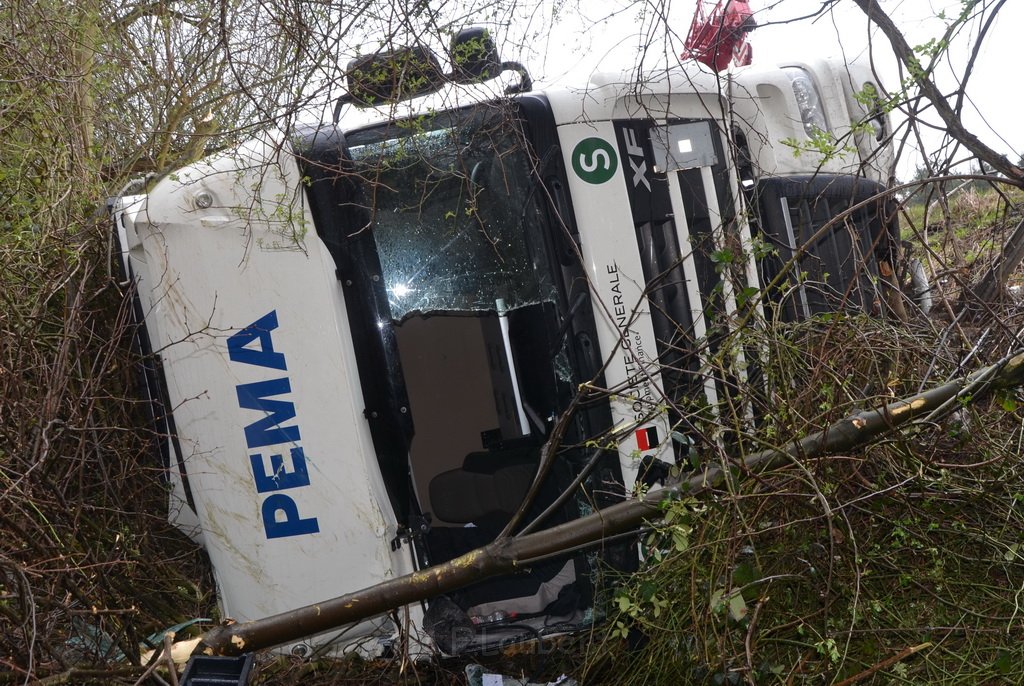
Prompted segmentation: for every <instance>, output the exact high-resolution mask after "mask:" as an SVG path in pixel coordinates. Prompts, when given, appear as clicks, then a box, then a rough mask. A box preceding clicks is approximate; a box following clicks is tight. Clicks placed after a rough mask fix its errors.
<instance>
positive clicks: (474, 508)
mask: <svg viewBox="0 0 1024 686" xmlns="http://www.w3.org/2000/svg"><path fill="white" fill-rule="evenodd" d="M539 460H540V450H539V449H538V448H535V447H532V446H531V447H524V448H511V449H506V450H498V451H485V452H475V453H470V454H469V455H467V456H466V459H465V460H464V461H463V463H462V469H452V470H449V471H447V472H442V473H440V474H438V475H437V476H435V477H434V478H433V479H431V480H430V487H429V489H430V509H431V512H433V514H434V516H435V517H437V518H439V519H442V520H444V521H446V522H452V523H455V524H476V525H478V526H479V525H480V524H481V523H482V522H485V521H486V522H489V523H492V524H493V523H498V522H500V523H501V525H502V526H504V525H505V523H507V522H508V520H509V519H511V518H512V515H513V514H514V513H515V511H516V510H517V509H519V505H520V503H522V501H523V498H524V497H525V496H526V492H527V491H528V490H529V489H530V485H531V484H532V483H533V478H534V475H535V474H536V472H537V466H538V463H539Z"/></svg>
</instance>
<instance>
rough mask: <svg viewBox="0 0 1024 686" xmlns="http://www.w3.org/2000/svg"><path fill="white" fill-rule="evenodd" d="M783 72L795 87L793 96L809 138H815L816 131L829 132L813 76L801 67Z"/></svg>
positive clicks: (785, 69) (786, 69)
mask: <svg viewBox="0 0 1024 686" xmlns="http://www.w3.org/2000/svg"><path fill="white" fill-rule="evenodd" d="M783 71H784V72H786V76H788V77H789V82H790V84H791V85H792V86H793V95H794V96H795V97H796V104H797V106H798V107H799V108H800V118H801V119H802V120H803V122H804V131H806V132H807V135H808V137H810V136H813V135H814V134H815V132H816V131H828V123H827V122H826V121H825V113H824V112H823V111H822V109H821V98H820V97H819V96H818V89H817V88H815V86H814V81H813V80H812V79H811V75H810V74H808V73H807V71H806V70H804V69H801V68H800V67H784V68H783Z"/></svg>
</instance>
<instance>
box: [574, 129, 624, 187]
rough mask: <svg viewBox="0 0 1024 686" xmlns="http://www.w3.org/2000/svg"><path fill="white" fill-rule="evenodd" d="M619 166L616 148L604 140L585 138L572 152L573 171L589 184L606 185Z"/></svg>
mask: <svg viewBox="0 0 1024 686" xmlns="http://www.w3.org/2000/svg"><path fill="white" fill-rule="evenodd" d="M618 166H619V161H618V158H617V157H616V156H615V148H613V147H612V146H611V143H609V142H608V141H606V140H604V139H603V138H593V137H591V138H584V139H583V140H581V141H580V142H579V143H577V144H576V147H575V148H573V151H572V170H573V171H574V172H576V176H578V177H580V178H581V179H583V180H584V181H586V182H587V183H593V184H599V183H604V182H605V181H607V180H608V179H610V178H612V176H614V175H615V170H616V169H617V168H618Z"/></svg>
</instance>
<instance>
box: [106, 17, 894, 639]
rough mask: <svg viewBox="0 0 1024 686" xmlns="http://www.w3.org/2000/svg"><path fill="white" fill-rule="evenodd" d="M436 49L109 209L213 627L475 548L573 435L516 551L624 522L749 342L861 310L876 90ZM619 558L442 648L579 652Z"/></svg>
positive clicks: (478, 37)
mask: <svg viewBox="0 0 1024 686" xmlns="http://www.w3.org/2000/svg"><path fill="white" fill-rule="evenodd" d="M466 46H470V47H471V49H469V50H467V49H466ZM452 54H453V55H456V56H457V58H456V59H455V60H454V63H455V66H453V67H452V70H451V72H452V73H449V74H442V73H441V68H440V66H439V64H438V62H437V60H436V58H434V57H433V56H432V55H430V54H429V53H428V51H426V50H423V49H419V48H418V49H415V50H408V51H399V52H396V53H390V54H389V55H378V56H371V57H369V58H363V59H361V60H358V61H357V62H356V63H355V64H353V65H351V68H350V71H349V75H348V76H349V95H348V96H347V97H346V98H345V100H346V101H347V102H346V103H343V104H342V105H341V106H340V107H339V110H340V112H341V114H342V115H343V116H341V118H340V121H338V122H336V123H334V124H325V125H322V126H319V127H315V128H310V129H308V130H303V131H291V132H288V133H284V134H278V135H267V136H266V137H264V138H261V139H258V140H253V141H251V142H248V143H245V144H243V145H240V146H239V147H237V148H234V149H231V150H225V151H222V152H220V153H217V154H215V155H213V156H211V157H209V158H207V159H205V160H203V161H201V162H199V163H196V164H193V165H191V166H188V167H186V168H184V169H180V170H178V171H176V172H175V173H173V174H169V175H167V176H165V177H163V178H161V179H159V180H158V181H157V182H156V183H154V184H152V185H151V187H150V188H148V190H146V191H145V192H144V193H142V194H139V195H126V196H122V197H119V198H117V199H116V201H115V203H114V206H113V216H114V219H115V222H116V229H117V234H118V236H119V238H120V244H121V250H122V257H123V262H124V267H125V270H126V274H127V278H128V279H129V281H130V283H131V284H132V286H133V290H132V293H133V297H134V299H135V300H134V305H135V312H136V316H137V319H138V322H139V324H140V327H139V343H140V346H141V350H142V352H143V353H144V359H145V361H146V365H145V366H146V387H147V389H148V392H149V394H150V397H151V400H152V406H153V418H154V422H155V426H156V430H157V435H158V436H159V439H160V440H159V443H160V448H161V451H162V456H163V459H164V463H165V465H166V468H167V476H168V479H169V483H170V484H171V486H172V488H171V497H170V512H171V518H172V521H173V522H174V523H175V524H176V525H177V526H178V527H180V528H181V529H182V530H183V531H185V532H186V533H187V534H188V535H190V536H191V537H192V538H193V539H194V540H196V541H197V542H199V543H200V544H202V545H203V546H204V547H205V549H206V551H207V552H208V553H209V556H210V560H211V562H212V565H213V570H214V573H215V577H216V581H217V585H218V591H219V599H220V603H221V606H222V610H223V614H224V615H225V616H230V617H232V618H234V619H236V620H239V621H244V620H251V619H257V618H261V617H264V616H268V615H273V614H276V613H280V612H283V611H286V610H289V609H291V608H295V607H299V606H303V605H307V604H310V603H313V602H315V601H318V600H321V599H324V598H328V597H332V596H336V595H340V594H342V593H345V592H349V591H353V590H356V589H359V588H363V587H366V586H370V585H372V584H374V583H376V582H378V581H381V580H384V579H388V578H392V577H395V576H399V575H403V574H407V573H409V572H411V571H414V570H415V569H417V568H423V567H425V566H429V565H431V564H434V563H438V562H442V561H445V560H449V559H452V558H454V557H455V556H456V555H458V554H460V553H462V552H465V551H467V550H469V549H472V548H474V547H477V546H478V545H481V544H483V543H486V542H487V541H489V540H491V539H493V537H494V536H495V535H496V534H497V533H498V532H500V531H501V530H502V528H503V527H504V526H505V525H506V524H507V523H508V521H509V519H510V517H511V516H512V513H513V512H514V511H515V510H516V509H517V508H518V507H519V504H520V502H521V500H522V498H523V495H524V494H525V493H526V491H527V489H528V488H529V487H530V485H531V483H532V482H533V480H534V475H535V472H536V469H537V464H538V460H539V459H540V449H541V446H542V445H543V444H544V443H545V441H547V440H548V438H549V437H550V435H551V433H552V431H553V430H554V428H555V426H556V424H557V423H558V422H559V421H560V418H561V417H564V419H563V420H562V421H563V425H562V427H560V429H559V431H563V430H564V434H563V435H562V436H561V438H560V440H559V446H560V447H559V452H558V456H557V460H556V463H555V467H554V468H553V469H552V470H551V472H550V473H549V474H548V476H547V478H546V479H545V482H544V483H543V484H542V485H541V487H540V489H539V495H538V497H537V499H536V500H535V502H533V503H531V504H530V505H529V507H528V511H527V512H526V516H525V517H524V518H523V522H524V524H526V523H531V522H532V526H533V527H537V526H540V527H543V526H546V525H549V524H552V523H556V522H564V521H568V520H571V519H573V518H575V517H578V516H580V515H581V513H588V512H590V511H592V510H593V509H597V508H600V507H602V506H604V505H606V504H609V503H611V502H615V501H616V500H619V499H622V498H625V497H629V494H630V493H631V491H632V490H633V488H634V484H635V483H636V482H637V481H638V479H645V478H646V479H648V480H650V479H656V478H659V477H658V472H659V469H658V465H659V464H662V465H664V464H668V465H677V464H685V462H686V460H687V451H689V450H692V449H693V448H694V444H695V443H697V444H699V442H700V440H701V436H700V434H699V432H697V431H695V430H694V424H695V420H694V419H693V418H694V417H696V416H705V417H706V416H708V413H712V414H713V413H714V411H715V408H716V407H717V406H718V403H719V401H720V399H721V398H722V397H723V395H724V394H728V393H729V392H730V390H729V386H730V384H734V383H742V382H744V381H745V375H746V374H747V373H748V372H747V370H749V369H754V368H756V364H755V363H754V362H755V361H751V360H747V361H746V362H744V360H742V359H739V358H742V356H743V355H744V351H743V350H742V349H739V350H736V351H734V355H733V357H734V358H736V359H737V361H736V365H735V370H736V371H735V375H736V376H735V378H725V377H724V376H723V375H721V374H713V373H711V372H710V370H709V367H708V359H709V357H710V356H711V355H712V354H713V353H714V352H715V350H716V346H717V345H718V343H717V342H716V341H719V340H721V336H722V335H723V332H727V331H728V330H729V329H730V327H731V326H733V325H734V324H735V322H736V321H738V320H739V318H740V316H741V315H743V314H745V313H747V312H748V311H749V310H750V309H751V308H755V309H757V308H762V309H763V310H765V311H767V312H768V314H769V315H770V316H771V317H775V318H780V319H785V320H792V319H796V318H803V317H808V316H813V315H814V314H815V313H818V312H822V311H826V310H834V309H836V308H838V307H853V308H869V307H872V305H873V303H875V302H876V300H877V293H876V290H875V289H876V287H877V284H878V279H877V272H878V267H879V265H880V264H881V263H884V262H887V261H891V260H892V254H893V251H894V250H895V235H894V233H893V223H892V220H891V218H890V217H889V216H887V214H886V212H885V203H884V202H867V203H864V202H863V201H865V200H867V199H869V198H871V197H872V196H874V195H875V194H876V193H878V192H880V191H883V190H884V189H885V187H886V180H887V172H888V169H889V167H890V165H891V163H892V153H891V150H890V147H889V146H888V143H887V134H888V121H887V117H886V115H885V114H884V113H883V112H881V111H880V110H878V109H876V108H873V105H872V100H871V98H870V97H866V96H870V94H871V93H877V92H878V88H877V87H876V85H875V84H874V83H873V78H872V76H871V73H870V71H868V70H867V69H866V68H864V67H861V66H858V65H848V64H842V63H839V62H834V61H824V60H823V61H817V62H814V63H809V64H805V63H792V64H788V65H783V66H775V67H772V68H760V67H748V68H743V69H739V70H736V71H735V72H734V73H729V74H715V73H713V72H710V71H708V70H707V69H706V68H704V67H703V66H701V65H699V64H697V63H696V62H693V63H686V64H683V65H680V66H678V67H676V68H673V69H670V70H667V71H663V72H659V73H654V74H647V75H645V76H644V78H643V79H642V80H635V79H630V78H626V77H621V76H607V75H603V76H596V77H594V79H593V81H592V82H591V83H590V84H589V85H587V86H586V87H583V88H578V89H574V88H548V89H543V90H530V86H529V83H528V77H526V76H525V74H524V73H523V70H522V69H521V67H519V66H518V65H514V64H510V63H502V62H500V61H499V60H498V59H497V55H496V52H495V50H494V48H493V45H492V44H491V43H490V41H489V39H487V36H486V34H485V33H483V32H481V31H479V30H469V31H466V32H464V33H463V34H460V36H458V37H456V39H455V41H454V43H453V49H452ZM509 68H512V70H513V71H519V72H520V74H519V76H517V77H516V79H515V80H514V82H513V83H512V85H511V87H509V88H508V90H507V92H505V93H501V92H500V88H503V87H504V85H503V84H507V83H508V81H507V77H508V72H509ZM502 73H504V74H505V76H501V74H502ZM502 79H506V80H505V81H503V80H502ZM496 84H497V87H498V88H499V91H498V95H495V94H494V92H495V87H496ZM351 120H358V121H359V122H360V123H359V124H358V125H355V124H350V123H348V122H350V121H351ZM822 140H829V141H832V142H837V143H836V144H835V145H832V146H830V147H829V149H828V150H825V149H824V148H825V147H828V146H822V145H815V143H820V142H821V141H822ZM795 150H797V151H801V152H799V154H794V151H795ZM851 208H853V211H852V212H849V213H847V210H850V209H851ZM844 213H846V214H844ZM837 217H838V218H840V219H839V220H837V221H834V220H836V218H837ZM801 248H803V252H800V249H801ZM794 257H795V258H796V260H795V264H796V266H795V269H794V270H793V272H792V274H793V276H791V277H788V278H787V277H783V278H781V279H776V277H777V276H778V275H779V274H780V273H781V269H782V266H783V265H784V264H785V263H787V262H789V261H790V259H791V258H794ZM796 274H799V275H800V276H799V278H798V277H797V276H796ZM773 280H774V281H775V285H774V286H773V287H771V288H766V286H767V285H768V284H769V283H771V282H773ZM747 354H749V351H748V353H747ZM581 389H582V390H581ZM697 449H698V450H699V445H697ZM662 469H663V468H662ZM568 486H574V487H573V490H572V492H571V497H568V498H559V494H561V493H562V491H563V490H564V489H565V488H566V487H568ZM542 516H543V521H533V520H536V519H538V518H539V517H542ZM630 550H633V551H635V548H630V547H629V546H628V545H627V544H624V545H622V546H620V548H619V549H618V552H617V553H616V549H615V548H614V546H612V547H609V549H608V550H606V551H604V552H603V554H602V555H596V556H595V555H588V554H584V553H576V554H573V555H567V556H566V557H565V558H564V559H560V560H556V561H554V562H545V563H542V564H536V565H531V566H529V568H528V569H524V570H523V571H522V572H521V573H519V574H516V575H511V576H508V577H502V578H498V579H495V580H490V581H487V582H484V583H481V584H478V585H477V586H473V587H470V588H467V589H464V590H463V591H461V592H459V593H456V594H453V595H452V596H451V597H449V598H447V599H446V600H445V601H444V602H443V605H445V606H448V607H451V606H454V607H456V608H458V611H459V612H462V613H465V615H466V616H467V617H469V618H471V622H472V625H473V626H474V627H475V630H474V635H473V636H472V637H470V638H469V639H467V640H466V641H463V642H462V643H461V644H460V645H458V646H454V647H453V646H452V645H451V642H450V641H447V640H445V639H443V638H439V639H438V642H439V644H440V645H441V646H442V647H443V648H444V649H445V650H447V651H450V652H451V651H454V650H457V649H464V648H465V649H472V648H473V647H480V646H486V645H489V644H492V643H494V642H496V641H505V640H509V639H513V638H515V637H517V636H519V637H522V636H533V635H536V634H537V633H538V632H540V633H546V632H554V631H565V630H571V629H573V628H577V627H580V626H583V625H585V624H587V623H588V622H590V621H591V620H592V608H593V604H594V597H595V592H594V585H595V584H594V579H595V570H596V567H597V566H600V565H603V564H611V565H613V566H616V565H617V566H618V567H620V568H627V569H628V567H629V565H630V564H631V562H630V559H631V558H633V559H634V560H635V552H632V553H631V552H629V551H630ZM449 601H450V602H449ZM441 606H442V602H441V601H431V600H428V601H427V602H426V603H425V605H424V606H423V607H414V608H409V613H410V615H409V616H410V617H411V621H412V624H413V625H414V626H416V625H420V624H421V622H422V619H423V617H422V612H423V611H424V610H426V612H427V614H428V615H429V614H430V612H431V607H441ZM427 620H428V621H427V624H430V618H429V616H428V618H427ZM397 629H398V627H397V626H396V625H395V623H394V620H393V618H392V617H389V616H383V617H380V618H378V619H376V620H373V621H368V622H365V623H363V624H360V625H359V626H355V627H344V628H341V629H339V630H338V631H337V632H335V633H331V634H325V635H320V636H317V637H311V638H305V639H302V640H301V641H299V642H297V643H294V644H290V645H288V646H285V649H288V650H291V651H293V652H295V653H298V654H313V653H321V652H324V651H338V650H343V649H348V648H350V647H352V646H353V645H356V644H358V645H361V646H362V647H363V648H364V649H367V650H370V651H374V650H377V649H379V648H380V647H381V646H383V645H385V644H387V643H388V642H389V641H391V640H392V639H393V636H394V635H395V633H396V631H397Z"/></svg>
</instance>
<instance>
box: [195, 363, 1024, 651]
mask: <svg viewBox="0 0 1024 686" xmlns="http://www.w3.org/2000/svg"><path fill="white" fill-rule="evenodd" d="M1022 383H1024V351H1018V352H1016V353H1014V354H1013V355H1011V356H1008V357H1006V358H1004V359H1003V360H1002V361H1001V362H999V363H998V364H995V365H993V366H991V367H986V368H984V369H982V370H980V371H978V372H975V373H974V374H972V375H970V376H968V377H965V378H962V379H957V380H955V381H951V382H949V383H946V384H943V385H942V386H939V387H936V388H933V389H931V390H929V391H926V392H924V393H920V394H918V395H915V396H912V397H909V398H904V399H902V400H898V401H896V402H893V403H890V404H888V405H884V406H882V407H880V408H877V409H873V410H865V411H862V412H858V413H856V414H853V415H851V416H849V417H846V418H845V419H843V420H841V421H839V422H837V423H836V424H833V425H832V426H830V427H828V428H827V429H825V430H824V431H821V432H818V433H816V434H813V435H810V436H807V437H806V438H803V439H800V440H795V441H792V442H791V443H789V444H788V445H786V446H784V447H782V448H780V449H777V450H765V451H761V452H758V453H754V454H752V455H749V456H747V457H746V458H745V459H743V460H742V462H738V463H737V464H736V465H735V466H734V468H733V469H732V470H730V471H732V472H733V476H735V475H738V474H742V473H743V472H744V471H749V472H763V471H765V470H767V469H771V468H774V467H777V466H780V465H784V464H786V463H788V462H789V461H791V460H793V459H794V458H813V457H820V456H822V455H826V454H828V453H836V452H844V451H848V450H850V449H851V448H854V447H857V446H862V445H865V444H866V443H868V442H870V441H872V440H874V439H876V438H878V437H880V436H884V435H886V434H888V433H891V432H892V431H894V430H895V429H897V428H899V427H901V426H905V425H906V424H908V423H909V422H911V421H914V420H916V419H920V418H922V417H929V418H931V417H933V416H934V415H936V414H937V413H940V412H942V411H944V410H946V409H949V408H955V407H956V406H957V401H958V398H965V397H967V395H968V394H969V395H970V397H971V398H972V399H974V400H977V399H979V398H981V397H983V396H984V395H986V394H987V393H989V392H991V391H992V390H995V389H997V388H1007V387H1012V386H1018V385H1021V384H1022ZM726 476H727V474H726V473H725V471H724V470H723V469H722V468H721V467H710V468H708V469H706V470H704V471H703V472H701V473H700V474H698V475H696V476H693V477H691V478H689V479H687V480H685V481H683V482H681V483H679V484H676V485H673V486H670V487H668V488H663V489H659V490H657V491H652V492H651V493H649V494H647V496H646V497H645V498H643V499H640V500H630V501H627V502H623V503H618V504H616V505H613V506H611V507H608V508H605V509H603V510H600V511H598V512H595V513H594V514H592V515H590V516H588V517H583V518H582V519H578V520H575V521H572V522H567V523H565V524H560V525H558V526H555V527H553V528H550V529H546V530H544V531H540V532H537V533H531V534H526V535H522V536H518V537H515V538H502V539H499V540H497V541H495V542H493V543H491V544H489V545H486V546H484V547H483V548H478V549H477V550H474V551H471V552H469V553H467V554H465V555H462V556H461V557H458V558H455V559H454V560H451V561H450V562H446V563H444V564H440V565H437V566H434V567H430V568H428V569H424V570H422V571H419V572H416V573H414V574H409V575H406V576H403V577H400V578H397V579H391V580H388V581H385V582H382V583H380V584H377V585H375V586H371V587H369V588H365V589H363V590H360V591H356V592H354V593H348V594H346V595H343V596H339V597H337V598H332V599H329V600H325V601H323V602H321V603H315V604H313V605H307V606H306V607H301V608H298V609H295V610H292V611H290V612H284V613H281V614H278V615H274V616H271V617H266V618H264V619H258V620H255V621H251V622H246V623H244V624H232V625H228V626H220V627H217V628H215V629H212V630H211V631H208V632H207V633H206V634H204V635H203V636H202V640H201V641H200V642H199V644H198V646H197V648H196V651H195V654H206V655H239V654H241V653H245V652H250V651H255V650H261V649H264V648H270V647H272V646H275V645H280V644H282V643H287V642H290V641H295V640H298V639H300V638H303V637H305V636H312V635H314V634H318V633H322V632H324V631H328V630H330V629H334V628H337V627H341V626H344V625H346V624H351V623H354V622H358V621H361V620H364V619H367V618H369V617H373V616H376V615H380V614H382V613H385V612H387V611H389V610H393V609H395V608H398V607H401V606H403V605H407V604H409V603H414V602H417V601H420V600H423V599H425V598H431V597H434V596H436V595H439V594H442V593H447V592H450V591H454V590H456V589H458V588H461V587H463V586H466V585H468V584H470V583H473V582H476V581H481V580H483V579H486V578H488V577H492V576H497V575H499V574H507V573H510V572H513V571H516V570H517V569H522V568H524V567H526V566H528V565H529V564H531V563H533V562H536V561H539V560H543V559H548V558H552V557H557V556H559V555H564V554H566V553H567V552H568V551H574V550H578V549H579V548H580V547H582V546H587V545H594V544H597V543H599V542H600V541H601V540H603V539H604V538H607V537H609V536H614V535H616V534H620V533H624V532H627V531H630V530H632V529H634V528H636V527H638V526H640V525H641V524H643V522H644V521H645V520H650V519H657V518H658V517H659V513H660V512H661V508H660V504H661V503H662V502H664V501H665V500H667V499H670V498H673V497H676V496H683V495H685V496H693V495H698V494H701V493H706V492H707V491H709V490H711V489H712V488H714V487H715V486H717V485H719V484H720V483H722V481H723V480H724V479H725V477H726Z"/></svg>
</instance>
